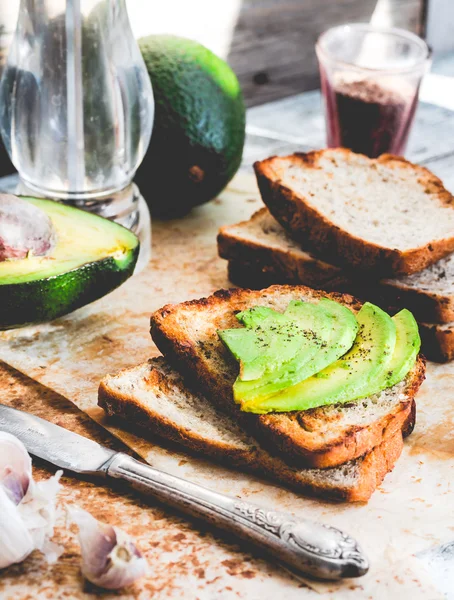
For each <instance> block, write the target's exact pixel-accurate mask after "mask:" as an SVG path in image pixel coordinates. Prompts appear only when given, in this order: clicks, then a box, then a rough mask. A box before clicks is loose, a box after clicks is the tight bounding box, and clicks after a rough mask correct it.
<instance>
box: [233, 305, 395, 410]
mask: <svg viewBox="0 0 454 600" xmlns="http://www.w3.org/2000/svg"><path fill="white" fill-rule="evenodd" d="M356 318H357V321H358V324H359V331H358V334H357V336H356V339H355V342H354V344H353V346H352V348H351V349H350V350H349V351H348V352H347V353H346V354H345V355H344V356H342V358H340V359H339V360H337V361H335V362H333V363H332V364H331V365H330V366H328V367H327V368H325V369H323V370H322V371H320V372H318V373H317V374H315V375H313V376H312V377H310V378H308V379H306V380H304V381H302V382H301V383H298V384H296V385H293V386H292V387H289V388H286V389H284V390H282V391H281V392H279V393H277V394H274V395H273V396H270V397H269V398H267V399H265V400H263V401H262V402H260V405H256V404H254V403H253V402H251V403H243V405H242V406H241V409H242V410H244V411H246V412H254V413H257V414H264V413H268V412H272V411H275V412H287V411H293V410H308V409H310V408H315V407H318V406H323V405H326V404H336V403H343V402H350V401H352V400H355V399H357V398H362V397H365V396H369V395H370V394H371V393H375V390H376V382H377V380H378V379H380V380H382V379H383V378H384V377H385V376H386V373H387V372H388V371H390V367H389V365H390V363H391V360H392V357H393V353H394V349H395V346H396V337H397V334H396V325H395V323H394V321H393V320H392V319H391V317H390V316H389V315H388V314H387V313H386V312H384V311H383V310H381V309H380V308H378V307H377V306H374V305H373V304H370V303H369V302H366V303H365V304H364V305H363V306H362V308H361V310H360V311H359V312H358V314H357V316H356Z"/></svg>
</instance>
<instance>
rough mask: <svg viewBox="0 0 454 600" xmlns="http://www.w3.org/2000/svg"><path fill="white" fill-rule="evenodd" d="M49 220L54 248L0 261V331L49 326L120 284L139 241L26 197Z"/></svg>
mask: <svg viewBox="0 0 454 600" xmlns="http://www.w3.org/2000/svg"><path fill="white" fill-rule="evenodd" d="M24 199H25V200H27V201H29V202H31V203H32V204H34V205H35V206H37V207H38V208H40V209H41V210H43V211H44V212H45V213H46V214H47V215H48V216H49V217H50V218H51V220H52V223H53V226H54V228H55V230H56V236H57V243H56V245H55V247H54V248H53V250H52V251H51V252H50V253H49V254H47V255H45V256H28V257H27V258H21V259H12V260H6V261H3V262H0V329H8V328H12V327H19V326H23V325H26V324H30V323H39V322H43V321H49V320H52V319H55V318H57V317H59V316H62V315H65V314H67V313H69V312H71V311H73V310H75V309H76V308H79V307H81V306H84V305H85V304H88V303H90V302H93V301H94V300H97V299H98V298H101V297H102V296H104V295H106V294H107V293H108V292H110V291H112V290H113V289H115V288H116V287H118V286H119V285H121V284H122V283H123V282H124V281H125V280H126V279H127V278H128V277H130V276H131V275H132V273H133V271H134V267H135V264H136V262H137V257H138V252H139V240H138V239H137V237H136V236H135V235H134V234H133V233H132V232H131V231H129V230H127V229H125V228H124V227H122V226H121V225H118V224H117V223H114V222H112V221H109V220H107V219H103V218H102V217H98V216H97V215H94V214H92V213H88V212H85V211H82V210H79V209H77V208H73V207H70V206H67V205H64V204H61V203H58V202H54V201H52V200H44V199H39V198H28V197H27V198H24Z"/></svg>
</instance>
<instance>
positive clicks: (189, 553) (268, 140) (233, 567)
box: [0, 58, 454, 600]
mask: <svg viewBox="0 0 454 600" xmlns="http://www.w3.org/2000/svg"><path fill="white" fill-rule="evenodd" d="M453 67H454V59H452V58H447V59H445V60H443V61H439V62H438V63H437V64H436V65H435V69H434V72H435V74H436V75H438V78H436V79H434V80H433V85H432V86H431V87H430V89H427V91H426V90H425V91H424V97H425V96H426V95H427V97H434V94H435V96H437V93H439V105H436V104H433V103H426V102H422V103H421V104H420V107H419V109H418V113H417V117H416V123H415V126H414V130H413V133H412V136H411V140H410V145H409V150H408V157H409V158H410V159H412V160H415V161H418V162H420V163H422V164H425V165H427V166H428V167H430V168H431V169H433V170H434V172H435V173H437V174H438V175H439V176H441V177H442V178H444V179H445V181H446V184H447V187H451V189H453V190H454V168H453V167H454V91H453V90H452V88H449V85H450V80H449V79H447V78H446V75H447V74H448V73H449V72H450V70H451V71H452V72H454V68H453ZM437 85H439V86H441V88H440V90H439V92H436V90H435V88H434V87H433V86H435V87H436V86H437ZM443 86H444V87H443ZM449 89H451V91H452V92H453V93H452V95H451V98H449ZM431 95H432V96H431ZM449 102H452V103H453V105H452V106H451V107H449ZM323 145H324V125H323V117H322V114H321V110H320V95H319V92H309V93H305V94H302V95H298V96H294V97H291V98H287V99H285V100H281V101H278V102H273V103H269V104H265V105H262V106H259V107H255V108H253V109H250V110H249V111H248V139H247V144H246V148H245V154H244V165H243V168H245V169H247V168H250V165H251V163H252V162H253V161H254V160H257V159H260V158H264V157H265V156H268V155H270V154H274V153H281V154H282V153H286V152H293V151H295V150H296V149H299V150H306V149H311V148H317V147H322V146H323ZM0 357H1V349H0ZM0 393H1V397H2V398H8V399H9V398H13V397H14V398H15V405H16V406H20V402H21V399H22V398H23V399H24V406H25V400H26V405H27V406H30V405H33V406H35V407H40V408H39V410H41V409H42V411H43V414H46V416H47V418H50V419H51V420H53V421H55V422H58V423H60V424H62V425H64V426H66V427H69V428H71V429H73V430H76V431H78V432H80V433H82V434H84V435H87V436H91V437H95V438H96V439H97V440H99V441H100V442H102V443H104V444H106V445H108V446H110V447H113V448H118V449H122V446H121V444H120V442H118V441H117V440H113V438H111V437H110V436H109V435H108V434H107V433H106V432H105V431H104V430H102V429H101V428H99V427H98V426H97V425H95V424H93V423H92V422H91V421H90V419H89V418H88V417H86V415H84V414H83V413H81V412H80V411H79V410H78V409H77V408H76V407H75V406H74V405H73V404H71V403H70V402H69V401H67V400H66V399H65V398H63V397H61V396H59V395H58V394H56V393H54V392H52V391H51V390H49V389H47V388H44V387H42V386H41V385H39V384H38V383H36V382H34V381H32V380H30V379H28V378H27V377H25V376H24V375H22V374H20V373H18V372H17V371H14V369H12V368H10V367H8V366H6V365H3V366H1V367H0ZM35 470H36V473H37V476H38V478H42V477H45V476H48V474H49V473H50V472H51V471H52V470H49V468H48V467H46V466H44V465H43V464H41V463H40V462H39V461H36V469H35ZM63 483H64V491H63V494H62V497H63V500H64V501H65V502H67V503H71V502H76V503H77V504H79V505H81V506H83V507H87V508H89V509H90V511H91V512H92V513H93V514H94V515H95V516H96V517H98V518H101V519H105V520H108V521H110V522H111V523H112V524H115V525H119V526H120V527H124V528H125V529H127V530H128V531H130V532H131V533H132V534H133V535H135V536H136V537H137V538H138V539H139V542H140V543H141V547H142V549H143V550H144V551H145V553H146V554H147V555H148V556H153V555H154V556H156V554H157V553H158V554H159V556H160V560H159V561H158V564H159V565H160V567H159V568H158V569H157V570H156V572H155V573H154V574H153V576H151V577H149V578H147V580H146V582H145V583H143V584H141V585H139V586H138V587H137V588H135V589H133V590H131V591H128V592H127V593H125V594H104V593H103V592H101V591H100V590H97V589H96V588H94V587H93V586H90V585H87V584H84V583H83V581H82V579H81V578H80V576H79V571H78V569H79V567H78V565H79V561H80V557H79V555H78V547H77V545H76V543H75V535H74V531H69V532H67V531H65V529H64V528H63V526H62V522H61V521H59V523H60V525H59V527H57V530H56V541H57V542H64V545H65V552H64V554H63V556H62V557H61V559H60V560H59V561H58V563H57V564H56V565H53V566H47V565H46V564H45V562H44V560H43V558H42V557H41V556H40V555H39V554H38V553H34V554H33V555H32V557H31V558H30V559H29V560H27V561H26V562H24V563H23V564H22V565H17V566H13V567H11V568H9V569H7V570H5V571H3V572H2V575H1V576H0V598H1V599H2V600H22V599H23V600H25V599H26V598H30V599H31V598H34V597H35V594H37V593H38V592H39V597H40V598H41V597H42V598H49V600H50V599H52V600H53V599H57V598H70V599H72V598H74V599H79V598H93V597H97V596H98V595H102V596H103V597H104V596H105V597H106V598H107V597H108V598H110V597H115V598H119V597H121V598H144V599H145V598H156V599H160V598H187V599H188V600H192V599H196V598H198V597H199V594H201V595H203V598H213V599H214V598H226V599H229V600H230V598H255V597H256V596H254V592H253V590H254V587H253V580H254V577H255V576H256V574H257V572H258V571H261V572H262V573H263V572H266V573H268V574H269V578H270V589H282V592H283V593H284V594H285V591H284V590H285V589H286V587H287V586H288V585H290V586H291V587H292V589H295V587H298V586H302V585H303V584H300V583H298V582H296V581H295V580H293V581H292V580H291V579H289V577H288V576H285V577H283V578H282V580H281V579H280V578H281V577H282V575H280V574H279V570H278V569H276V568H275V567H271V566H270V565H268V563H266V562H265V561H263V560H261V559H260V558H253V557H252V556H250V555H248V554H247V553H246V554H245V553H244V552H242V551H240V550H239V548H238V547H237V546H235V545H234V544H233V543H231V542H226V541H225V539H224V538H222V539H221V538H218V537H215V536H213V535H212V534H211V533H210V532H208V531H206V530H205V528H204V526H203V525H201V524H197V525H194V524H191V523H189V522H187V521H186V520H184V519H182V518H181V517H179V516H178V515H176V514H175V513H173V512H172V511H170V510H167V509H166V510H165V511H164V510H163V509H162V508H161V507H160V506H159V505H157V504H155V503H154V502H148V503H147V504H144V503H143V502H141V501H140V500H139V499H138V498H137V496H132V495H131V496H129V495H126V496H125V494H124V491H123V490H120V489H119V488H118V486H115V485H98V484H97V485H94V483H92V482H83V481H82V480H79V479H77V478H73V477H65V478H64V479H63ZM150 531H152V532H153V535H148V534H149V533H150ZM169 542H172V544H169ZM175 542H177V544H175ZM176 545H177V549H175V546H176ZM214 545H215V546H216V547H217V553H218V554H219V553H221V555H222V560H220V561H219V563H218V564H217V565H213V564H212V563H210V561H209V555H210V549H212V548H213V547H214ZM219 549H220V550H219ZM153 564H156V561H154V562H153ZM188 572H190V577H189V575H188ZM188 577H189V578H188ZM51 579H52V581H55V580H57V581H59V582H60V588H59V591H58V592H56V591H55V587H53V586H50V584H49V582H50V580H51ZM12 580H15V581H16V583H17V584H16V585H14V586H13V587H12V588H11V587H10V585H9V584H11V581H12ZM218 580H219V581H222V582H223V587H222V588H219V587H217V584H216V581H218ZM181 581H185V586H186V587H184V588H182V587H181ZM280 581H281V583H279V582H280ZM188 582H190V584H188ZM226 582H227V583H226ZM22 585H23V588H22ZM279 585H281V586H282V587H281V588H279ZM275 586H277V587H275ZM441 587H442V584H441ZM31 589H32V590H34V592H33V593H30V590H31ZM21 590H23V591H21ZM46 590H47V591H46ZM202 590H203V591H204V593H203V594H202ZM210 590H211V591H210ZM313 596H314V597H316V596H317V594H316V593H315V592H314V593H313ZM292 597H293V596H292ZM359 597H360V596H358V598H359ZM446 597H448V596H446ZM452 597H454V596H452V595H451V598H452ZM429 600H430V599H429Z"/></svg>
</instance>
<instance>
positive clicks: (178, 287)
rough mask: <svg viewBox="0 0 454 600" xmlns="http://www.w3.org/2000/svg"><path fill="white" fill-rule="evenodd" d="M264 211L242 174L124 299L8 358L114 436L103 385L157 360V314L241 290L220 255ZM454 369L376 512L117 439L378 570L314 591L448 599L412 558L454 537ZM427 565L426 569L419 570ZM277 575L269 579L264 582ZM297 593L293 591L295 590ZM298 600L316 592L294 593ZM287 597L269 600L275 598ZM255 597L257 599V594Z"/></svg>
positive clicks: (165, 240)
mask: <svg viewBox="0 0 454 600" xmlns="http://www.w3.org/2000/svg"><path fill="white" fill-rule="evenodd" d="M260 206H261V201H260V200H259V195H258V191H257V189H256V187H255V183H254V181H253V178H252V176H246V175H244V174H241V175H239V176H237V177H236V178H235V179H234V181H233V183H232V184H231V185H230V186H229V188H228V190H227V191H225V192H224V193H223V194H222V195H221V196H220V198H219V199H217V200H215V201H214V202H212V203H210V204H208V205H206V206H203V207H200V208H199V209H197V210H195V211H194V212H193V214H191V215H189V216H188V217H186V218H185V219H182V220H178V221H174V222H169V223H154V227H153V243H154V245H153V260H152V262H151V263H150V264H149V266H148V267H147V268H146V269H145V270H144V271H143V272H142V273H140V274H139V275H137V276H135V277H133V278H132V279H131V280H130V281H128V282H127V283H126V284H125V285H124V286H122V287H121V288H120V289H119V290H116V291H115V292H113V293H112V294H110V295H109V296H107V297H105V298H103V299H101V300H99V301H98V302H95V303H94V304H92V305H90V306H88V307H85V308H83V309H80V310H79V311H76V312H75V313H73V314H72V315H70V316H68V317H65V318H62V319H59V320H57V321H54V322H53V323H50V324H47V325H42V326H36V327H28V328H25V329H21V330H15V331H10V332H3V333H2V334H0V358H1V359H2V360H4V361H5V362H7V363H9V364H10V365H12V366H13V367H15V368H16V369H18V370H19V371H21V372H23V373H25V374H27V375H28V376H30V377H32V378H34V379H35V380H37V381H39V382H40V383H42V384H44V385H46V386H48V387H50V388H52V389H54V390H55V391H57V392H59V393H60V394H62V395H64V396H65V397H67V398H69V399H71V400H72V401H73V402H74V403H75V404H76V405H77V406H78V407H79V408H81V409H82V410H84V411H86V412H87V413H88V414H89V415H90V416H91V417H92V418H93V419H95V420H96V421H98V422H100V423H102V424H103V425H105V426H107V425H106V424H105V423H104V421H103V413H102V411H101V410H100V409H98V408H97V404H96V402H97V387H98V384H99V381H100V379H101V378H102V377H103V375H105V374H106V373H109V372H110V373H115V372H116V371H118V370H119V369H121V368H124V367H128V366H132V365H134V364H137V363H138V362H141V361H144V360H146V359H147V358H149V357H151V356H154V355H157V354H158V351H157V349H156V348H155V346H154V345H153V343H152V341H151V338H150V335H149V331H148V330H149V315H150V313H151V312H152V311H153V310H155V309H157V308H159V307H160V306H162V305H163V304H165V303H168V302H178V301H183V300H187V299H190V298H196V297H201V296H206V295H208V294H210V293H212V292H213V291H214V290H216V289H218V288H221V287H229V286H230V284H229V282H228V280H227V275H226V263H225V261H222V260H221V259H219V258H218V257H217V252H216V243H215V240H216V234H217V230H218V228H219V226H221V225H224V224H228V223H233V222H236V221H238V220H240V219H243V218H244V219H246V218H248V217H249V216H250V215H251V214H252V212H254V211H255V210H257V209H258V208H259V207H260ZM453 396H454V365H452V364H448V365H434V364H429V366H428V373H427V381H426V382H425V383H424V385H423V388H422V390H421V392H420V394H419V395H418V398H417V406H418V413H417V426H416V429H415V432H414V433H413V434H412V435H411V436H410V437H409V439H408V441H407V442H406V444H405V449H404V452H403V455H402V457H401V458H400V460H399V461H398V463H397V465H396V467H395V469H394V471H393V472H392V473H391V474H389V475H388V476H387V477H386V479H385V482H384V484H383V485H382V486H381V487H380V489H378V490H377V491H376V492H375V494H374V495H373V497H372V498H371V500H370V501H369V503H368V504H367V505H361V504H354V505H352V504H350V505H348V504H331V503H327V502H322V501H320V500H315V499H309V498H305V497H301V496H298V495H296V494H294V493H292V492H290V491H288V490H286V489H284V488H282V487H278V486H277V485H275V484H273V483H269V482H266V481H264V480H261V479H259V478H257V477H254V476H252V475H250V474H245V473H242V472H239V471H234V470H229V469H225V468H222V467H220V466H217V465H215V464H214V463H208V462H206V461H203V460H199V459H197V458H194V457H190V456H189V455H188V457H187V460H184V461H182V460H181V454H178V455H176V454H175V453H174V452H172V451H169V450H165V449H163V448H161V447H160V446H159V439H157V438H156V439H153V438H150V440H143V439H141V438H139V437H137V436H135V435H133V434H132V433H129V432H126V431H123V430H121V429H119V428H114V427H108V428H109V430H110V431H111V432H112V433H113V434H114V435H116V436H117V437H119V438H120V439H122V440H123V441H125V442H126V443H127V444H128V445H129V446H130V447H131V448H133V449H134V450H135V451H136V452H138V454H140V455H141V456H142V457H143V458H144V459H145V460H146V461H148V462H149V463H150V464H153V465H154V466H156V467H158V468H162V469H163V470H166V471H168V472H171V473H174V474H177V475H179V476H180V477H184V478H187V479H189V480H191V481H194V482H197V483H200V484H202V485H206V486H207V487H212V488H215V489H217V490H218V491H220V492H224V493H227V494H230V495H237V496H242V497H245V498H250V499H251V500H253V501H254V502H256V503H259V504H262V505H265V506H270V507H274V508H279V509H282V510H288V511H292V512H294V513H296V514H299V515H301V516H304V517H307V518H312V519H315V520H320V521H323V522H325V523H330V524H333V525H335V526H337V527H340V528H343V529H345V530H346V531H348V532H350V533H352V534H353V535H355V536H356V537H357V539H358V540H359V541H360V543H361V544H362V546H363V548H364V549H365V551H366V553H367V555H368V556H369V559H370V562H371V565H372V567H371V570H370V573H369V574H368V575H367V576H366V577H363V578H361V579H360V580H356V581H353V580H352V581H349V582H346V583H342V584H332V585H331V584H313V583H312V584H311V585H312V587H313V588H315V589H317V590H318V591H320V592H325V593H326V594H327V595H328V597H333V598H334V597H335V598H336V599H337V600H342V599H344V598H345V599H348V598H360V597H361V598H366V597H371V598H374V599H376V598H394V597H397V596H399V598H400V599H403V598H407V597H408V598H412V599H413V600H414V599H415V598H425V599H430V600H436V599H437V598H442V597H443V596H442V594H441V593H439V592H437V591H436V589H435V588H434V587H433V585H432V583H431V581H430V577H429V576H428V574H427V573H426V572H425V571H424V569H423V568H422V567H421V565H420V563H419V562H418V561H417V560H416V559H415V558H414V557H413V556H412V555H413V554H414V553H415V552H418V551H420V550H423V549H427V548H429V547H431V546H433V545H436V544H440V543H444V542H448V541H451V540H452V539H454V509H453V496H452V484H453V481H454V478H453V475H454V428H453V420H454V397H453ZM415 565H416V566H415ZM265 576H266V574H264V577H265ZM284 590H285V592H284ZM282 591H283V592H284V593H285V596H286V598H289V599H290V598H296V597H298V598H301V597H303V596H304V595H305V594H313V592H311V591H310V590H306V589H299V590H298V591H296V590H295V595H293V593H292V591H290V590H286V589H285V586H283V587H282ZM275 596H276V587H275V586H271V587H270V594H269V596H266V593H265V595H264V593H263V589H262V590H261V592H260V598H262V599H263V598H266V597H269V598H274V597H275ZM249 597H251V598H252V597H254V596H253V595H251V596H249Z"/></svg>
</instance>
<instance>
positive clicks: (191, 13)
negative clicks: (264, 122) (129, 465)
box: [0, 0, 454, 176]
mask: <svg viewBox="0 0 454 600" xmlns="http://www.w3.org/2000/svg"><path fill="white" fill-rule="evenodd" d="M126 3H127V6H128V12H129V16H130V20H131V24H132V27H133V31H134V33H135V35H136V36H137V37H141V36H144V35H147V34H150V33H164V32H165V33H173V34H177V35H183V36H186V37H189V38H192V39H195V40H197V41H199V42H201V43H202V44H204V45H206V46H207V47H208V48H210V49H211V50H213V51H214V52H215V53H216V54H218V55H220V56H221V57H222V58H225V59H226V60H227V61H228V62H229V64H230V65H231V66H232V68H233V70H234V71H235V72H236V74H237V75H238V78H239V80H240V83H241V85H242V88H243V92H244V96H245V99H246V104H247V106H249V107H251V106H257V105H260V104H264V103H266V102H270V101H273V100H277V99H280V98H285V97H287V96H292V95H294V94H297V93H300V92H303V91H307V90H314V89H317V88H318V87H319V76H318V67H317V62H316V57H315V52H314V43H315V41H316V39H317V37H318V35H319V34H320V33H321V32H322V31H324V30H325V29H327V28H329V27H331V26H333V25H337V24H341V23H345V22H372V23H373V24H375V25H379V26H384V27H388V26H396V27H402V28H404V29H408V30H410V31H413V32H415V33H417V34H418V35H420V36H422V37H424V38H425V39H426V40H427V42H428V43H429V45H430V46H431V47H432V49H433V52H434V56H435V58H437V59H439V60H438V63H437V64H438V65H439V68H438V73H439V75H438V76H439V77H447V76H448V75H449V73H448V72H447V70H449V68H448V67H447V68H446V69H443V56H447V57H449V58H450V57H451V56H452V53H453V52H454V35H453V30H454V0H223V1H222V2H213V0H191V2H188V1H187V0H166V2H153V1H151V0H127V2H126ZM18 7H19V0H0V32H1V34H0V69H1V66H2V65H3V64H4V61H5V60H6V55H7V49H8V44H9V41H10V39H11V35H12V33H13V31H14V28H15V23H16V16H17V10H18ZM450 64H452V60H451V61H450ZM440 65H441V66H440ZM453 75H454V73H453ZM445 83H446V82H445ZM444 89H446V88H444ZM431 90H432V92H431V93H432V94H433V93H434V92H433V90H436V86H435V88H434V86H431ZM423 93H424V90H423ZM435 94H436V92H435ZM430 101H432V100H430ZM453 102H454V100H453ZM13 171H14V169H13V167H12V165H11V164H10V162H9V159H8V157H7V156H6V153H5V152H4V150H3V147H2V148H1V156H0V176H2V175H5V174H8V173H11V172H13Z"/></svg>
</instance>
